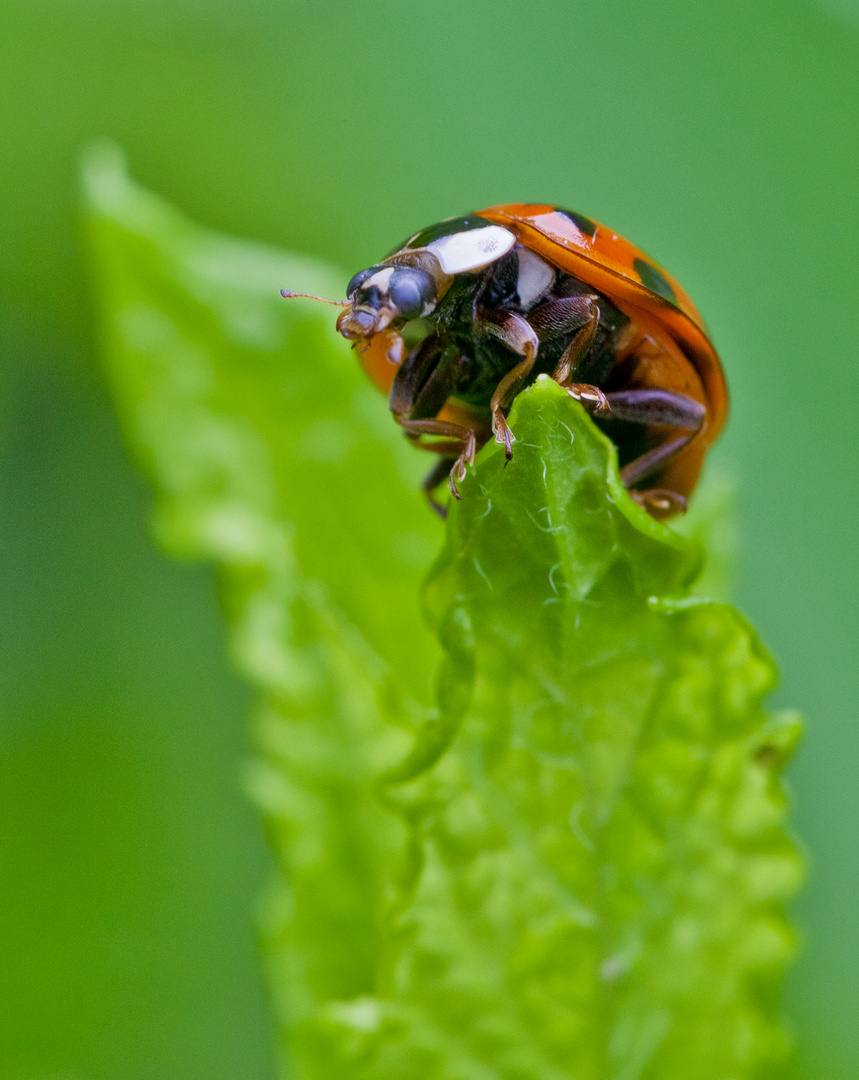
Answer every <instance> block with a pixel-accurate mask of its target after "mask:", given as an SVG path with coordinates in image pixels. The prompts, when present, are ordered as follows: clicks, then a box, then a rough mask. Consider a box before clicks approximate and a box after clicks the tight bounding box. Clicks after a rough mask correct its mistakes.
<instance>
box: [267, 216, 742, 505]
mask: <svg viewBox="0 0 859 1080" xmlns="http://www.w3.org/2000/svg"><path fill="white" fill-rule="evenodd" d="M346 294H347V297H348V300H347V301H346V302H345V303H341V304H340V305H339V306H341V307H343V308H344V310H343V312H342V313H341V314H340V316H339V318H338V320H337V329H338V330H339V331H340V333H341V334H342V335H343V336H344V337H345V338H347V339H348V340H350V341H352V342H353V343H354V347H356V348H357V351H358V354H359V357H360V360H361V363H362V366H363V367H364V369H365V370H366V372H367V374H368V375H369V376H370V378H371V379H372V380H373V382H374V383H375V384H376V386H378V387H379V389H380V390H382V391H383V392H384V393H386V394H388V395H389V404H390V408H391V411H392V412H393V414H394V418H395V419H396V421H397V423H399V424H400V426H401V427H402V428H403V429H404V431H405V433H406V435H407V437H408V438H409V439H411V440H412V441H413V442H414V443H415V444H416V445H418V446H419V447H421V448H422V449H425V450H429V451H432V452H433V453H435V454H438V455H439V460H438V462H437V464H436V465H435V467H434V468H433V469H431V470H430V472H429V475H428V476H427V477H426V479H425V481H424V485H423V486H424V490H425V492H426V494H427V496H428V498H429V500H430V502H431V503H432V505H433V506H434V507H435V509H436V510H438V511H439V512H440V513H441V514H442V516H444V514H445V513H446V509H445V507H444V506H443V505H442V504H441V503H440V502H439V501H438V499H437V498H436V491H437V490H438V488H439V487H440V486H441V485H442V484H443V483H444V481H445V480H447V483H448V487H449V489H450V493H451V495H452V496H453V498H455V499H459V498H461V495H460V493H459V490H458V487H457V484H458V483H459V482H460V481H461V480H462V479H463V478H464V477H465V474H466V468H467V466H469V465H471V464H473V463H474V458H475V455H476V453H477V451H478V450H479V449H480V448H481V447H482V446H483V445H484V444H485V443H486V442H488V441H489V439H491V438H492V437H493V436H494V438H495V440H496V442H498V443H500V444H502V445H503V446H504V450H505V454H506V456H507V459H508V460H509V459H510V458H511V457H512V454H513V444H514V442H515V435H514V433H513V431H511V429H510V425H509V424H508V422H507V415H508V413H509V410H510V405H511V403H512V402H513V399H514V398H515V397H516V395H517V394H518V393H519V392H520V391H521V390H523V389H524V388H525V387H526V386H528V385H529V384H530V383H532V382H533V381H534V380H535V379H536V378H537V376H538V375H540V374H548V375H551V377H552V378H553V379H555V381H556V382H558V383H559V384H560V385H561V386H563V387H564V388H565V389H566V391H567V393H569V394H570V395H571V396H572V397H574V398H576V399H577V400H578V401H580V402H581V403H582V404H583V405H584V406H585V407H586V408H587V409H588V410H589V412H590V413H591V415H592V416H593V417H594V420H595V421H596V423H597V424H598V425H599V426H600V427H601V428H602V429H603V430H604V431H605V432H606V434H607V435H608V436H609V437H610V438H611V439H612V441H613V442H614V443H615V444H616V446H617V449H618V455H619V461H620V466H621V470H620V475H621V479H622V480H623V483H624V485H625V487H626V489H627V490H628V492H629V494H630V495H631V496H632V498H633V499H635V500H636V501H637V502H638V503H639V504H640V505H641V506H643V507H644V509H645V510H647V511H648V512H649V513H650V514H651V515H652V516H653V517H655V518H660V519H661V518H667V517H670V516H671V515H673V514H676V513H679V512H681V511H683V510H685V509H686V501H687V499H688V497H689V495H690V494H691V492H692V490H693V488H694V487H695V484H696V482H697V479H698V475H699V473H700V471H701V466H702V463H703V459H704V453H705V451H706V449H707V447H708V446H709V445H710V443H712V442H713V440H714V439H715V437H716V436H717V435H718V433H719V431H720V429H721V427H722V425H723V423H724V421H725V416H726V413H727V407H728V393H727V388H726V385H725V379H724V375H723V373H722V368H721V365H720V363H719V358H718V356H717V355H716V351H715V349H714V348H713V345H712V343H711V341H710V338H709V336H708V334H707V330H706V328H705V326H704V323H703V320H702V319H701V316H700V314H699V313H698V310H697V308H696V307H695V305H694V304H693V303H692V301H691V300H690V298H689V296H688V295H687V294H686V293H685V292H684V290H683V289H682V288H681V287H680V285H679V284H678V283H677V282H676V281H675V280H674V279H673V278H672V277H671V276H670V275H669V274H667V273H666V272H665V271H664V270H663V269H661V267H659V266H658V265H657V264H656V263H655V262H654V261H653V260H652V259H650V258H649V257H648V256H647V255H645V254H644V252H643V251H641V250H640V249H639V248H637V247H635V246H634V245H633V244H631V243H630V242H629V241H628V240H625V239H623V237H621V236H619V235H618V234H617V233H616V232H614V231H613V230H612V229H609V228H607V227H606V226H605V225H600V224H599V223H598V222H596V221H592V220H591V219H590V218H587V217H584V216H583V215H582V214H577V213H575V212H574V211H572V210H564V209H563V208H561V207H558V206H549V205H543V204H536V205H535V204H525V203H515V204H512V205H506V206H493V207H490V208H489V209H488V210H480V211H478V212H477V213H473V214H467V215H466V216H464V217H458V218H451V219H449V220H447V221H442V222H440V223H439V224H437V225H431V226H430V227H429V228H428V229H423V230H422V231H421V232H418V233H415V234H414V235H413V236H411V237H409V239H408V240H406V241H405V243H403V244H401V245H400V246H399V247H398V248H396V249H395V250H394V251H392V252H391V254H390V255H388V256H387V257H386V258H384V259H382V261H381V262H379V263H376V264H375V265H374V266H370V267H368V268H367V269H366V270H361V271H360V272H359V273H357V274H356V275H355V276H354V277H353V278H352V280H351V281H350V282H349V284H348V286H347V288H346ZM283 295H284V296H286V297H293V296H299V295H306V294H300V293H290V292H286V291H284V292H283ZM317 299H321V297H317Z"/></svg>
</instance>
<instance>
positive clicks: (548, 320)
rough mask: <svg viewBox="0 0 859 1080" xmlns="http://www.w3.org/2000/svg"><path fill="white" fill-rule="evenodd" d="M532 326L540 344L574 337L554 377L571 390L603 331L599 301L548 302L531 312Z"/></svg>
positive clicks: (576, 298) (588, 298)
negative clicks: (578, 369)
mask: <svg viewBox="0 0 859 1080" xmlns="http://www.w3.org/2000/svg"><path fill="white" fill-rule="evenodd" d="M528 322H529V323H530V324H531V326H532V327H533V328H534V330H535V331H536V332H537V336H538V337H539V339H540V341H549V340H551V339H552V338H558V337H565V336H566V335H567V334H572V335H573V337H572V339H571V341H570V343H569V345H568V346H567V347H566V349H564V351H563V353H562V354H561V358H560V360H558V363H557V365H556V367H555V371H554V373H553V375H552V378H553V379H554V380H555V382H557V383H560V384H561V386H569V385H570V379H571V378H572V374H573V371H574V370H575V368H576V365H577V364H578V362H579V360H581V358H582V357H583V356H584V355H585V354H586V353H587V351H588V350H589V349H590V347H591V345H592V344H593V341H594V337H595V336H596V332H597V330H598V329H599V324H600V309H599V305H598V304H597V302H596V297H594V296H569V297H563V298H561V299H559V300H547V301H546V303H545V304H540V306H539V307H537V308H534V310H533V311H531V312H529V314H528Z"/></svg>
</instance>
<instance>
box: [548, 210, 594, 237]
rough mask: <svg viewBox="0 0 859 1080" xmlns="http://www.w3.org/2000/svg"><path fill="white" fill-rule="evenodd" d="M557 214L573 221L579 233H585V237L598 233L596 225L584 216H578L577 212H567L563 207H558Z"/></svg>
mask: <svg viewBox="0 0 859 1080" xmlns="http://www.w3.org/2000/svg"><path fill="white" fill-rule="evenodd" d="M555 213H556V214H561V215H563V216H564V217H565V218H568V219H569V220H570V221H572V223H573V224H574V225H575V227H576V228H577V229H578V230H579V232H583V233H584V234H585V236H593V235H594V233H595V232H596V231H597V227H596V224H595V223H594V222H593V221H591V219H590V218H586V217H585V215H584V214H577V213H576V212H575V210H565V209H564V208H563V206H556V207H555Z"/></svg>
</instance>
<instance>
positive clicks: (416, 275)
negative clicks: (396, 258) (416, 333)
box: [388, 267, 435, 319]
mask: <svg viewBox="0 0 859 1080" xmlns="http://www.w3.org/2000/svg"><path fill="white" fill-rule="evenodd" d="M388 295H389V296H390V300H391V305H392V306H393V307H395V308H396V309H397V311H398V312H399V314H400V315H401V316H403V317H405V318H407V319H410V318H413V317H414V316H416V315H420V314H421V312H422V311H423V310H424V308H425V307H428V306H431V305H432V303H433V301H434V300H435V281H434V280H433V278H432V277H431V276H430V275H429V274H427V273H426V271H424V270H416V269H412V268H410V267H409V268H406V267H403V268H402V269H397V270H395V271H394V273H393V275H392V276H391V283H390V285H389V287H388Z"/></svg>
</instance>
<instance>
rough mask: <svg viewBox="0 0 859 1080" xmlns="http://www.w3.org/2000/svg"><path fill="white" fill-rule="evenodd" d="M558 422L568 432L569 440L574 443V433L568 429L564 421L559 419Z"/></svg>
mask: <svg viewBox="0 0 859 1080" xmlns="http://www.w3.org/2000/svg"><path fill="white" fill-rule="evenodd" d="M559 423H560V425H561V427H563V428H567V431H568V432H569V435H570V442H571V443H574V442H575V441H576V437H575V435H574V434H573V433H572V431H570V429H569V428H568V427H567V425H566V424H565V423H564V421H563V420H560V421H559Z"/></svg>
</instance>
